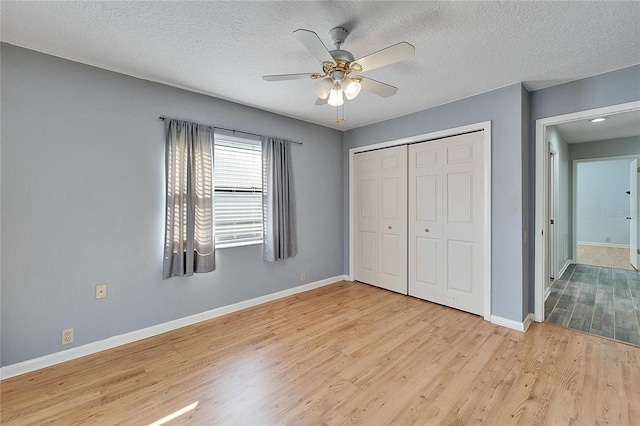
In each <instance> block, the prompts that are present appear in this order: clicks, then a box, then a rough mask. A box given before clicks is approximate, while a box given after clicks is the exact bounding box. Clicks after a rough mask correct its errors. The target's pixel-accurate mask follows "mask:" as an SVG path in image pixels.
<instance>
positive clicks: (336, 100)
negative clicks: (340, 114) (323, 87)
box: [327, 89, 344, 106]
mask: <svg viewBox="0 0 640 426" xmlns="http://www.w3.org/2000/svg"><path fill="white" fill-rule="evenodd" d="M327 103H328V104H329V105H331V106H340V105H344V96H342V89H331V91H330V92H329V100H328V101H327Z"/></svg>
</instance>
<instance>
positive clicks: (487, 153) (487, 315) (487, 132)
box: [348, 121, 492, 321]
mask: <svg viewBox="0 0 640 426" xmlns="http://www.w3.org/2000/svg"><path fill="white" fill-rule="evenodd" d="M479 130H483V131H484V182H485V185H484V217H485V220H484V253H485V256H484V283H483V287H484V306H483V308H484V309H483V310H484V314H483V316H484V319H485V320H486V321H491V257H492V256H491V254H492V253H491V184H492V181H491V121H484V122H481V123H475V124H469V125H466V126H460V127H455V128H452V129H446V130H440V131H437V132H431V133H424V134H421V135H416V136H409V137H407V138H402V139H396V140H390V141H386V142H381V143H377V144H373V145H366V146H361V147H358V148H351V149H350V150H349V275H348V278H349V280H350V281H353V280H354V277H353V274H354V270H355V255H354V249H355V233H354V226H355V214H354V210H353V209H354V200H353V194H354V193H355V175H354V168H353V164H354V155H355V154H356V153H358V152H363V151H371V150H373V149H382V148H389V147H392V146H397V145H405V144H412V143H418V142H426V141H429V140H433V139H440V138H446V137H449V136H455V135H459V134H462V133H468V132H474V131H479Z"/></svg>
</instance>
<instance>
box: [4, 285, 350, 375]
mask: <svg viewBox="0 0 640 426" xmlns="http://www.w3.org/2000/svg"><path fill="white" fill-rule="evenodd" d="M347 279H348V277H347V276H345V275H338V276H335V277H331V278H327V279H324V280H320V281H315V282H312V283H309V284H304V285H301V286H298V287H293V288H289V289H286V290H282V291H278V292H276V293H271V294H267V295H264V296H260V297H256V298H254V299H249V300H243V301H242V302H238V303H234V304H233V305H227V306H221V307H219V308H216V309H212V310H209V311H206V312H201V313H199V314H195V315H190V316H188V317H184V318H179V319H176V320H173V321H168V322H165V323H162V324H157V325H154V326H151V327H147V328H143V329H140V330H136V331H132V332H129V333H125V334H121V335H118V336H113V337H109V338H108V339H104V340H99V341H97V342H93V343H88V344H86V345H82V346H77V347H75V348H71V349H67V350H64V351H60V352H56V353H53V354H50V355H44V356H41V357H39V358H34V359H30V360H27V361H22V362H18V363H16V364H11V365H7V366H4V367H2V368H0V379H8V378H9V377H14V376H18V375H20V374H25V373H29V372H31V371H35V370H39V369H41V368H45V367H50V366H52V365H55V364H59V363H61V362H66V361H71V360H72V359H76V358H80V357H83V356H86V355H91V354H95V353H97V352H102V351H104V350H107V349H113V348H116V347H118V346H122V345H126V344H128V343H132V342H135V341H138V340H142V339H146V338H148V337H153V336H157V335H158V334H162V333H166V332H168V331H172V330H176V329H178V328H181V327H186V326H189V325H193V324H196V323H199V322H202V321H206V320H210V319H212V318H216V317H219V316H222V315H226V314H230V313H232V312H236V311H240V310H242V309H247V308H251V307H253V306H257V305H261V304H263V303H267V302H271V301H274V300H277V299H282V298H283V297H287V296H291V295H294V294H298V293H303V292H305V291H309V290H313V289H315V288H319V287H323V286H326V285H329V284H333V283H335V282H338V281H342V280H347Z"/></svg>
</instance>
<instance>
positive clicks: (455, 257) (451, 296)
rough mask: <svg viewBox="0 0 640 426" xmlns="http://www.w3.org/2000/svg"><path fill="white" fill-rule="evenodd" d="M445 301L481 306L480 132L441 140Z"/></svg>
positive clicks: (474, 308)
mask: <svg viewBox="0 0 640 426" xmlns="http://www.w3.org/2000/svg"><path fill="white" fill-rule="evenodd" d="M442 141H443V143H444V144H445V145H444V147H443V148H444V150H445V152H446V154H445V155H446V159H447V160H446V163H445V164H444V165H443V186H444V189H443V193H444V198H445V200H444V206H443V209H444V212H443V213H444V214H443V216H444V223H443V239H444V246H445V249H444V267H445V280H444V283H445V286H444V287H445V288H444V299H445V301H444V303H445V304H446V305H448V306H452V307H454V308H456V309H461V310H464V311H467V312H471V313H475V314H478V315H482V314H483V310H484V293H483V279H484V265H483V253H482V247H483V238H484V236H483V232H484V221H483V217H484V182H483V176H484V175H483V170H484V165H483V162H482V161H483V160H482V155H483V142H484V136H483V133H482V132H478V133H470V134H466V135H460V136H454V137H451V138H447V139H443V140H442Z"/></svg>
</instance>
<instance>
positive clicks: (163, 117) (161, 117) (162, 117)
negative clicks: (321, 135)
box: [158, 115, 302, 145]
mask: <svg viewBox="0 0 640 426" xmlns="http://www.w3.org/2000/svg"><path fill="white" fill-rule="evenodd" d="M158 118H159V119H160V120H162V121H164V120H166V119H167V117H165V116H163V115H161V116H160V117H158ZM207 126H208V124H207ZM210 127H213V128H214V129H220V130H226V131H228V132H233V133H244V134H245V135H253V136H258V137H259V138H261V137H262V135H259V134H257V133H251V132H244V131H242V130H235V129H227V128H226V127H219V126H210ZM289 142H291V143H295V144H298V145H302V142H297V141H289Z"/></svg>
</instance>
